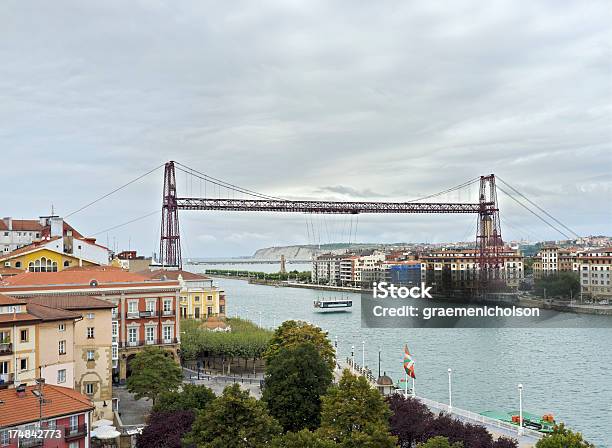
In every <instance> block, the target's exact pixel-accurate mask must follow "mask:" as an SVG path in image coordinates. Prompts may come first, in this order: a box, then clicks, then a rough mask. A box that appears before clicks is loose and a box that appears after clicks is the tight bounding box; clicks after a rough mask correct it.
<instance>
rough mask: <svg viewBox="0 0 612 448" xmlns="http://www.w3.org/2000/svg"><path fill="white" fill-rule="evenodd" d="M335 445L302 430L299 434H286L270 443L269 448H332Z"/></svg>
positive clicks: (315, 434)
mask: <svg viewBox="0 0 612 448" xmlns="http://www.w3.org/2000/svg"><path fill="white" fill-rule="evenodd" d="M335 446H336V444H335V443H334V442H332V441H331V440H327V439H324V438H323V437H321V436H319V435H318V434H317V433H313V432H310V431H309V430H307V429H302V430H301V431H299V432H288V433H286V434H285V435H283V436H281V437H276V438H275V439H274V440H273V441H272V445H271V448H334V447H335Z"/></svg>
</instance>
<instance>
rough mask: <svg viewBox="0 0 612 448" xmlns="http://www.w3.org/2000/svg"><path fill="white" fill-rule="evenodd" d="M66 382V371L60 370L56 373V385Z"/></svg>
mask: <svg viewBox="0 0 612 448" xmlns="http://www.w3.org/2000/svg"><path fill="white" fill-rule="evenodd" d="M65 382H66V369H61V370H58V371H57V384H62V383H65Z"/></svg>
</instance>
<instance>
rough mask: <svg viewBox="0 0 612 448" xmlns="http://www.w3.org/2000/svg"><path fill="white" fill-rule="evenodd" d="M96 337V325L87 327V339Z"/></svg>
mask: <svg viewBox="0 0 612 448" xmlns="http://www.w3.org/2000/svg"><path fill="white" fill-rule="evenodd" d="M93 338H94V327H87V339H93Z"/></svg>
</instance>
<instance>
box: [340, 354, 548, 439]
mask: <svg viewBox="0 0 612 448" xmlns="http://www.w3.org/2000/svg"><path fill="white" fill-rule="evenodd" d="M351 364H352V360H351V359H350V358H347V359H346V360H345V361H341V360H338V361H337V362H336V369H335V370H334V381H335V382H338V381H339V380H340V378H341V376H342V372H343V371H344V369H348V370H349V371H351V372H352V373H353V374H355V375H359V376H363V377H364V378H365V379H366V380H368V382H369V383H370V385H371V386H372V387H374V388H376V387H377V384H376V378H374V376H373V375H372V371H371V370H370V369H368V368H367V366H366V367H361V366H359V365H358V364H356V363H355V364H354V365H351ZM395 393H399V394H401V395H405V392H404V390H401V389H398V390H396V391H395ZM408 395H409V396H411V397H414V398H416V399H417V400H419V401H420V402H422V403H423V404H425V405H426V406H427V407H428V408H429V410H430V411H431V412H433V413H434V414H439V413H441V412H443V413H445V414H449V415H452V416H453V417H454V418H456V419H457V420H461V421H462V422H465V423H471V424H473V425H480V426H484V427H485V428H486V429H487V431H489V433H491V435H492V436H493V437H494V438H498V437H511V438H513V439H516V440H518V443H519V447H520V448H529V447H534V446H535V444H536V443H537V442H538V440H540V439H541V438H542V437H544V434H542V433H541V432H538V431H534V430H533V429H529V428H522V434H519V430H520V429H521V428H519V427H518V426H517V425H513V424H511V423H507V422H504V421H501V420H496V419H493V418H490V417H486V416H484V415H480V414H478V413H476V412H472V411H468V410H466V409H461V408H458V407H456V406H452V408H451V407H449V405H448V404H446V403H440V402H438V401H435V400H431V399H429V398H425V397H421V396H419V395H414V396H413V395H411V392H410V391H409V392H408Z"/></svg>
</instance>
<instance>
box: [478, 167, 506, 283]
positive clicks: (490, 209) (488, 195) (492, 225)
mask: <svg viewBox="0 0 612 448" xmlns="http://www.w3.org/2000/svg"><path fill="white" fill-rule="evenodd" d="M478 203H479V210H478V224H477V229H476V252H477V253H476V256H477V257H478V265H479V268H480V280H481V283H482V282H488V281H490V280H495V279H498V278H499V274H500V268H501V267H502V256H501V251H502V248H503V244H504V243H503V241H502V235H501V224H500V220H499V207H498V204H497V189H496V187H495V175H494V174H489V175H488V176H480V190H479V195H478Z"/></svg>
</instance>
